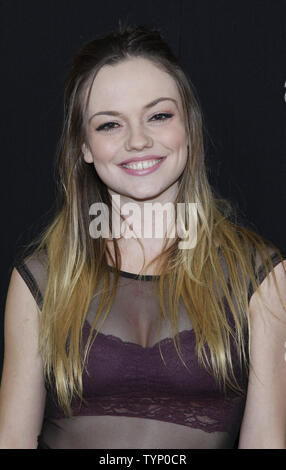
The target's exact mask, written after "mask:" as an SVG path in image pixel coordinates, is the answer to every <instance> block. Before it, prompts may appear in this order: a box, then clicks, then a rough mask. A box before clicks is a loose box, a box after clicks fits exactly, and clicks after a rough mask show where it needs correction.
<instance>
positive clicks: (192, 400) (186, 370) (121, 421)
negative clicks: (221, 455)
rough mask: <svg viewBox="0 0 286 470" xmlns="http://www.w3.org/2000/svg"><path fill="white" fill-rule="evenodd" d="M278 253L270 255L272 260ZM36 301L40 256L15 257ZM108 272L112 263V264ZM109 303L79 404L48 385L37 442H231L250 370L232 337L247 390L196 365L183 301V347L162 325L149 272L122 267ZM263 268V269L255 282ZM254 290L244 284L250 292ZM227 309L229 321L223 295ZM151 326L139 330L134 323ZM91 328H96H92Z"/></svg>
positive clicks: (41, 283)
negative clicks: (65, 402)
mask: <svg viewBox="0 0 286 470" xmlns="http://www.w3.org/2000/svg"><path fill="white" fill-rule="evenodd" d="M278 262H279V259H277V258H276V257H275V256H274V257H273V263H274V264H277V263H278ZM15 266H16V268H17V270H18V272H19V273H20V274H21V276H22V277H23V279H24V280H25V282H26V283H27V285H28V287H29V289H30V290H31V292H32V294H33V296H34V298H35V299H36V301H37V303H38V305H39V307H40V308H41V306H42V301H43V294H44V290H45V285H46V282H47V270H46V268H45V260H44V256H43V257H39V256H35V255H34V254H32V255H30V256H29V257H26V258H25V259H24V260H22V261H21V262H19V263H16V264H15ZM110 274H111V276H113V268H111V267H110ZM120 274H121V275H120V278H119V285H118V290H117V292H116V295H115V300H114V303H113V305H112V308H111V310H110V312H109V314H108V316H107V318H106V320H105V321H104V323H103V326H102V328H101V330H100V332H99V333H98V335H97V337H96V339H95V341H94V343H93V345H92V347H91V349H90V353H89V356H88V362H87V365H86V370H85V371H84V374H83V399H84V400H83V403H82V404H80V403H79V402H78V401H77V400H74V401H73V404H72V408H73V417H72V418H67V417H66V416H65V415H64V413H63V411H62V410H61V409H60V407H59V405H58V403H57V398H56V394H55V393H54V391H53V388H52V387H50V386H47V396H46V407H45V414H44V421H43V428H42V433H41V435H40V436H39V443H40V444H39V448H40V447H46V448H181V449H182V448H231V447H233V445H234V442H235V440H236V438H237V435H238V432H239V428H240V424H241V421H242V417H243V412H244V407H245V400H246V392H247V371H245V370H241V369H240V367H239V363H238V357H237V352H236V349H235V347H234V345H233V343H232V342H231V352H232V360H233V365H234V372H235V375H236V378H237V381H238V383H239V384H240V386H241V387H242V389H243V390H244V392H245V393H244V394H238V393H236V392H234V391H232V390H230V389H227V393H226V395H224V394H223V392H222V391H221V390H220V389H219V387H218V386H217V384H216V382H215V379H214V378H213V377H212V375H211V374H210V373H209V372H207V371H206V369H205V368H204V367H203V366H200V365H199V362H198V359H197V356H196V350H195V344H196V343H195V335H194V331H193V329H192V325H191V323H190V319H189V317H188V315H187V313H186V311H185V308H184V305H183V303H182V304H180V309H179V325H178V329H179V338H180V344H181V354H182V357H183V359H184V361H185V364H186V366H184V365H183V363H182V361H181V359H180V358H179V357H178V354H177V352H176V350H175V346H174V343H173V339H172V332H171V329H170V325H168V324H167V323H162V325H161V335H160V344H161V353H160V349H159V340H158V325H159V323H158V303H157V299H156V298H155V296H154V295H153V292H152V290H151V285H152V282H148V281H150V280H151V279H152V276H144V277H143V278H142V279H139V278H138V277H137V276H136V275H135V274H132V273H126V272H124V271H121V273H120ZM264 277H265V273H263V272H262V270H261V271H260V281H262V280H263V278H264ZM251 294H252V292H251V291H249V298H250V296H251ZM99 300H100V296H99V295H95V296H94V298H93V300H92V302H91V305H90V308H89V311H88V314H87V318H86V321H85V324H84V327H83V346H84V345H85V343H86V341H87V338H88V334H89V331H90V326H91V324H92V322H93V318H94V314H95V312H96V307H97V303H98V302H99ZM225 309H226V314H227V318H228V320H229V322H231V321H232V319H231V315H230V310H229V308H228V305H227V303H226V302H225ZM144 321H145V323H146V325H150V326H149V328H148V329H146V332H145V333H144V334H143V332H140V329H139V327H138V325H139V324H141V325H142V324H144V323H143V322H144ZM94 334H95V332H94Z"/></svg>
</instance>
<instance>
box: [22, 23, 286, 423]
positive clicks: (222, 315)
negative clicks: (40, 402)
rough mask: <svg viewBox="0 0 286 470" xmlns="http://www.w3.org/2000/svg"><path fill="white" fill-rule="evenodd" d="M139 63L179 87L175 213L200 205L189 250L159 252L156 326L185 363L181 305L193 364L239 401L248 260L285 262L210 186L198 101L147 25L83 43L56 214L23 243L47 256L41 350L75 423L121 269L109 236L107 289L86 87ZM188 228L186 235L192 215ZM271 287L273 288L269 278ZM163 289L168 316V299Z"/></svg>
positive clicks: (72, 79)
mask: <svg viewBox="0 0 286 470" xmlns="http://www.w3.org/2000/svg"><path fill="white" fill-rule="evenodd" d="M136 57H140V58H146V59H148V60H150V61H152V63H154V64H155V65H156V66H157V67H159V68H160V69H161V70H163V71H164V72H167V73H168V74H169V75H170V76H171V77H172V78H173V79H174V80H175V82H176V85H177V87H178V90H179V93H180V97H181V100H182V105H183V110H184V122H185V128H186V135H187V136H188V146H189V154H188V160H187V164H186V167H185V169H184V171H183V173H182V175H181V176H180V178H179V180H178V194H177V198H176V200H175V208H177V203H189V202H190V203H197V209H198V224H197V243H196V245H195V247H194V248H192V249H183V250H182V249H179V248H178V242H179V239H178V237H177V238H175V239H174V241H173V242H172V244H171V246H169V247H168V248H167V241H166V244H165V245H164V248H163V250H162V253H161V254H160V255H159V256H158V257H156V258H155V260H153V261H152V262H155V261H156V262H158V266H159V274H160V278H159V281H158V283H154V292H157V295H158V299H159V305H160V312H159V314H160V321H161V318H162V316H163V317H165V318H167V316H168V315H170V319H171V324H172V329H173V332H174V335H173V340H174V344H175V347H176V351H177V353H178V354H179V355H180V357H181V354H180V341H179V336H178V334H177V333H178V314H177V313H178V305H179V301H180V299H182V300H183V302H184V305H185V308H186V311H187V313H188V315H189V318H190V321H191V324H192V325H193V328H194V333H195V336H196V352H197V355H198V360H199V361H200V363H202V364H203V366H204V367H206V368H208V369H209V370H210V371H211V373H212V374H213V376H214V378H215V380H216V381H217V383H218V384H219V386H220V387H222V388H223V390H224V391H225V390H226V387H227V386H228V387H230V388H232V389H233V390H236V391H237V393H244V390H242V389H241V387H240V386H239V384H238V381H237V377H235V375H234V372H233V364H232V358H231V354H230V342H229V340H230V337H232V338H233V340H234V343H235V346H236V349H237V352H238V356H239V362H240V366H241V368H246V369H247V368H248V366H249V352H250V351H249V346H248V347H247V344H249V343H248V341H247V338H248V336H249V334H250V322H249V307H248V283H247V280H248V279H249V280H250V284H251V286H252V289H253V291H255V290H256V289H257V288H258V285H259V283H258V278H257V272H256V269H255V266H254V264H253V260H254V259H255V256H256V254H257V253H258V254H259V256H260V258H261V260H262V262H263V266H264V268H265V269H266V272H267V273H269V272H270V271H271V270H273V264H272V259H271V257H270V251H269V247H270V246H271V247H272V249H273V250H274V251H275V253H277V255H278V256H279V258H280V260H281V261H282V259H283V258H282V255H281V253H280V251H279V249H278V248H276V247H275V246H274V245H273V244H272V243H271V242H269V241H268V240H266V239H264V238H263V237H261V236H260V235H258V234H257V233H256V232H255V231H254V230H252V229H250V228H247V227H244V226H242V225H241V224H239V223H238V222H237V215H236V213H235V211H234V209H233V208H232V207H231V204H230V203H229V202H228V201H226V200H224V199H223V198H221V197H218V196H217V195H216V194H215V192H214V190H213V189H212V188H211V186H210V184H209V181H208V178H207V172H206V166H205V149H204V136H203V128H204V124H203V118H202V113H201V109H200V105H199V102H198V98H197V97H196V95H195V91H194V88H193V86H192V84H191V80H190V78H189V77H188V75H187V74H186V72H184V71H183V70H182V67H181V66H180V64H179V62H178V60H177V59H176V57H175V56H174V54H173V52H172V51H171V50H170V47H169V46H168V45H167V43H166V42H165V40H164V39H163V37H162V34H161V32H160V31H159V30H157V29H151V28H148V27H146V26H138V27H134V28H132V27H123V26H121V25H120V27H119V30H118V32H111V33H110V34H108V35H106V36H105V37H99V38H96V39H95V40H93V41H91V42H88V43H87V44H85V45H84V46H83V47H82V49H81V50H80V51H79V53H78V54H77V55H76V56H75V58H74V60H73V63H72V65H71V68H70V71H69V74H68V77H67V80H66V88H65V97H64V125H63V131H62V135H61V139H60V142H59V146H58V152H57V159H56V166H55V168H56V178H57V187H56V189H57V199H56V200H57V208H56V211H55V214H54V216H53V219H52V221H51V222H49V224H48V226H47V227H45V229H44V230H42V231H41V233H40V236H38V237H37V239H36V240H34V242H32V244H30V245H29V247H31V246H33V247H34V252H37V251H39V252H42V250H44V251H45V253H46V255H47V260H48V282H47V286H46V290H45V293H44V299H43V306H42V310H41V311H39V318H40V333H39V348H40V352H41V355H42V358H43V364H44V372H45V376H46V378H47V380H48V381H49V382H50V383H53V384H54V385H55V388H56V392H57V396H58V400H59V404H60V405H61V406H62V408H63V410H64V412H65V413H66V415H67V416H72V409H71V401H72V399H73V397H74V396H75V395H77V396H78V397H79V398H80V399H81V400H82V393H83V390H82V373H83V370H84V367H85V364H86V360H87V357H88V354H89V351H90V347H91V344H92V343H93V341H96V336H97V334H96V335H95V336H94V337H92V335H93V332H94V329H95V328H96V329H97V330H98V331H99V330H100V327H101V325H102V323H103V321H104V320H105V318H106V316H107V315H108V312H109V310H110V308H111V305H112V302H113V300H114V296H115V292H116V289H117V286H118V279H119V270H120V268H121V255H120V251H119V248H118V244H117V240H116V238H113V247H114V253H115V258H114V260H113V261H114V266H115V271H114V274H115V275H114V282H113V285H112V289H111V291H110V289H109V288H110V270H109V269H108V263H107V258H106V253H109V254H110V251H109V248H108V246H107V242H106V239H105V238H102V237H99V238H92V237H91V236H90V234H89V225H90V216H89V208H90V205H91V204H92V203H94V202H100V203H105V204H107V206H108V207H109V209H110V210H109V213H110V214H111V207H112V206H111V199H110V195H109V192H108V189H107V187H106V186H105V184H104V183H103V181H102V180H101V179H100V178H99V176H98V175H97V172H96V170H95V168H94V166H93V165H89V164H87V163H86V162H85V161H84V158H83V153H82V146H83V143H85V142H86V109H87V104H88V99H89V95H90V91H91V87H92V85H93V82H94V79H95V77H96V75H97V73H98V71H99V70H100V69H101V67H103V66H104V65H112V66H115V65H116V64H119V63H121V62H123V61H126V60H129V59H131V58H136ZM185 205H186V206H187V204H185ZM121 217H122V216H121ZM185 220H186V226H187V227H188V224H189V220H188V211H186V214H185ZM110 230H111V221H110ZM111 233H112V232H111ZM138 241H139V240H138ZM139 243H140V241H139ZM218 246H219V250H218ZM221 255H222V256H223V257H224V259H225V262H226V265H227V272H228V278H226V274H225V272H224V270H223V268H222V264H221ZM149 265H150V263H149V264H148V266H149ZM146 269H147V268H145V269H144V270H142V271H140V274H143V273H144V272H146ZM274 280H275V285H276V288H277V289H278V285H277V282H276V278H275V273H274ZM101 282H103V289H102V291H101V300H100V304H99V308H98V311H97V313H96V316H95V320H94V323H93V325H92V328H91V331H90V335H89V338H88V341H87V344H86V346H85V349H84V351H83V348H82V328H83V325H84V322H85V319H86V315H87V312H88V309H89V306H90V303H91V300H92V298H93V297H94V294H95V291H96V289H97V287H98V286H99V283H101ZM166 287H168V292H169V295H168V307H169V312H170V314H168V313H167V309H166V305H165V301H164V292H165V291H166ZM258 292H259V291H258ZM259 295H261V294H260V292H259ZM279 295H280V293H279ZM223 298H225V299H226V300H227V303H228V305H229V308H230V311H231V315H232V317H233V325H234V326H233V328H231V326H230V325H229V323H228V321H227V318H226V312H225V308H224V303H223ZM280 299H281V297H280ZM103 312H104V314H103ZM102 314H103V318H102V319H101V316H102ZM99 319H101V322H100V325H99V326H98V323H99ZM67 345H68V348H67ZM207 349H208V351H207ZM181 359H182V358H181Z"/></svg>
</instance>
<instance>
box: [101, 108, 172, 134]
mask: <svg viewBox="0 0 286 470" xmlns="http://www.w3.org/2000/svg"><path fill="white" fill-rule="evenodd" d="M171 117H173V114H170V113H158V114H155V115H154V116H153V117H152V118H151V119H150V121H151V120H154V118H156V119H155V121H166V120H167V119H170V118H171ZM157 118H159V119H157ZM114 125H117V126H118V123H117V122H106V123H105V124H102V125H101V126H99V127H97V129H96V130H97V131H104V132H110V131H112V130H113V129H117V127H114Z"/></svg>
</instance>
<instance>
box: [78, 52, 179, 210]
mask: <svg viewBox="0 0 286 470" xmlns="http://www.w3.org/2000/svg"><path fill="white" fill-rule="evenodd" d="M166 98H168V99H166ZM159 100H160V101H159ZM156 101H157V103H155V102H156ZM152 102H154V103H153V104H152ZM87 113H88V115H87V122H88V124H87V126H88V127H87V142H86V145H84V146H83V153H84V159H85V161H86V162H87V163H93V165H94V167H95V169H96V171H97V173H98V176H99V177H100V178H101V180H102V181H103V182H104V183H105V184H106V185H107V187H108V190H109V192H110V194H111V195H120V199H121V200H122V202H130V200H132V201H134V200H135V201H138V202H140V201H143V200H155V201H161V202H170V201H174V200H175V197H176V194H177V189H178V183H177V181H178V178H179V177H180V175H181V174H182V172H183V170H184V168H185V165H186V162H187V137H186V132H185V125H184V115H183V108H182V103H181V98H180V95H179V91H178V89H177V85H176V83H175V81H174V79H173V78H172V77H171V76H170V75H168V74H167V73H166V72H163V71H162V70H160V69H159V68H157V67H156V66H155V65H154V64H153V63H152V62H151V61H149V60H147V59H144V58H132V59H128V60H126V61H124V62H121V63H119V64H116V65H113V66H109V65H105V66H103V67H102V68H101V69H100V70H99V72H98V74H97V76H96V78H95V80H94V83H93V86H92V90H91V94H90V100H89V103H88V108H87ZM150 156H151V157H152V158H151V160H153V159H158V158H159V157H165V158H164V159H162V160H160V164H159V165H158V164H157V165H156V166H155V167H154V168H153V170H154V169H155V171H152V168H148V169H145V170H144V169H143V170H142V169H141V172H140V169H139V170H138V171H137V174H131V173H132V171H130V172H129V173H128V172H126V171H125V169H124V168H123V167H122V166H120V164H121V163H122V162H124V161H125V160H129V159H132V158H137V157H140V158H141V157H143V159H144V158H146V157H150ZM151 160H149V163H150V164H151ZM134 173H136V170H135V172H134Z"/></svg>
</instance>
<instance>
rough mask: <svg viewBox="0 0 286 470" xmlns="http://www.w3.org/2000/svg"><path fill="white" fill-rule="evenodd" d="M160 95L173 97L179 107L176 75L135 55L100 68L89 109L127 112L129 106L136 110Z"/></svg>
mask: <svg viewBox="0 0 286 470" xmlns="http://www.w3.org/2000/svg"><path fill="white" fill-rule="evenodd" d="M160 96H165V97H171V98H174V99H176V100H177V102H178V104H179V106H180V94H179V91H178V87H177V84H176V82H175V80H174V79H173V77H171V76H170V75H169V74H168V73H167V72H165V71H163V70H161V69H160V68H159V67H157V66H156V65H155V64H154V63H153V62H151V61H150V60H148V59H144V58H132V59H128V60H125V61H124V62H120V63H119V64H116V65H112V66H111V65H104V66H103V67H102V68H101V69H100V70H99V72H98V73H97V75H96V77H95V79H94V82H93V85H92V88H91V93H90V98H89V103H88V112H89V114H90V113H91V112H93V113H94V112H97V111H101V110H108V109H112V110H115V109H116V110H118V111H121V112H124V110H125V109H127V107H128V110H129V109H131V108H132V109H133V108H134V109H137V108H140V107H141V106H142V107H143V106H144V105H146V103H148V102H150V101H152V100H155V99H156V98H159V97H160ZM169 103H171V102H169Z"/></svg>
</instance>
